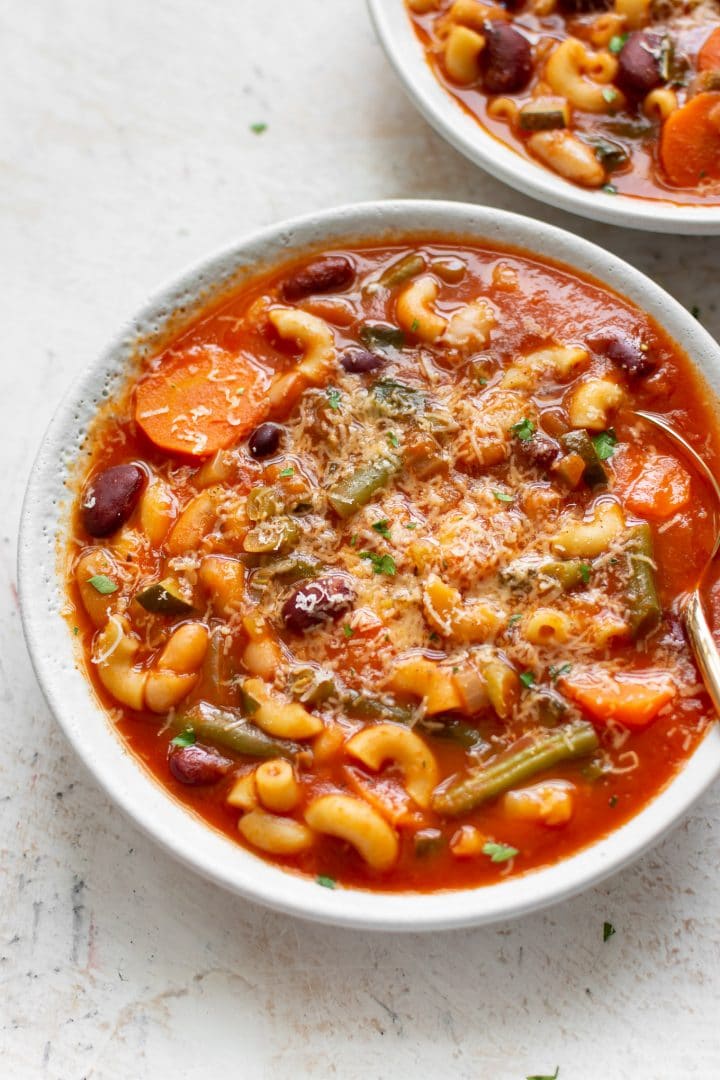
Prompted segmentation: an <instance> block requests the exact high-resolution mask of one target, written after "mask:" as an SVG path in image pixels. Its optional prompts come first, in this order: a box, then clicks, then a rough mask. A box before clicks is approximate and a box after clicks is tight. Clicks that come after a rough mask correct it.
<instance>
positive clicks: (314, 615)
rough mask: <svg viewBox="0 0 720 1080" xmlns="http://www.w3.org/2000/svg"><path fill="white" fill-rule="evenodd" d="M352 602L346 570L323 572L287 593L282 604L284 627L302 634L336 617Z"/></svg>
mask: <svg viewBox="0 0 720 1080" xmlns="http://www.w3.org/2000/svg"><path fill="white" fill-rule="evenodd" d="M354 603H355V590H354V588H353V586H352V584H351V582H350V579H349V578H348V576H347V575H346V574H342V573H339V572H336V573H332V574H325V575H324V577H321V578H316V580H315V581H308V582H305V583H304V584H303V585H300V586H299V587H298V588H297V589H294V590H293V592H291V593H290V595H289V596H288V598H287V600H286V601H285V603H284V604H283V606H282V617H283V621H284V623H285V626H286V627H287V628H288V630H292V631H293V633H295V634H302V633H303V631H304V630H309V629H310V627H311V626H318V625H319V624H320V623H323V622H329V621H330V620H331V619H337V618H338V617H339V616H340V615H342V614H343V613H344V612H345V611H347V610H348V608H350V607H352V605H353V604H354Z"/></svg>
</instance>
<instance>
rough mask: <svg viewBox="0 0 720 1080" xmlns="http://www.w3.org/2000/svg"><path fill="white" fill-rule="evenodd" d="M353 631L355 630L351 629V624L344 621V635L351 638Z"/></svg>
mask: <svg viewBox="0 0 720 1080" xmlns="http://www.w3.org/2000/svg"><path fill="white" fill-rule="evenodd" d="M354 632H355V631H354V630H353V628H352V626H350V624H349V623H345V625H344V626H343V634H344V635H345V637H346V638H351V637H352V636H353V634H354Z"/></svg>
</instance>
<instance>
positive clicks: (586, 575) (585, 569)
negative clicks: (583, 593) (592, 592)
mask: <svg viewBox="0 0 720 1080" xmlns="http://www.w3.org/2000/svg"><path fill="white" fill-rule="evenodd" d="M580 577H581V578H582V580H583V584H584V585H587V583H588V581H589V580H590V567H589V566H588V564H587V563H581V565H580Z"/></svg>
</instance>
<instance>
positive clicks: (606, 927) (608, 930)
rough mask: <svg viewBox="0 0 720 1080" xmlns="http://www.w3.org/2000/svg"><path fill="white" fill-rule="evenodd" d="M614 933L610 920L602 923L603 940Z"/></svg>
mask: <svg viewBox="0 0 720 1080" xmlns="http://www.w3.org/2000/svg"><path fill="white" fill-rule="evenodd" d="M614 933H615V927H614V926H613V924H612V923H611V922H604V923H603V941H607V940H608V938H611V937H612V936H613V934H614Z"/></svg>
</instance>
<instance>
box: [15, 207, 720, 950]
mask: <svg viewBox="0 0 720 1080" xmlns="http://www.w3.org/2000/svg"><path fill="white" fill-rule="evenodd" d="M419 231H425V232H428V233H436V234H439V233H444V234H447V235H448V236H453V237H464V238H467V239H468V240H469V241H477V242H487V243H490V244H492V245H510V246H513V247H518V248H521V249H525V250H526V251H527V252H528V253H529V254H531V255H532V254H537V255H540V256H541V257H542V256H545V257H549V258H552V259H554V260H557V261H558V262H561V263H564V264H566V265H568V266H569V267H573V266H574V267H577V268H578V269H580V270H582V271H583V272H585V273H587V274H590V275H592V276H594V277H595V278H597V279H599V280H600V281H601V282H604V283H606V284H607V285H609V286H610V287H611V288H612V289H614V290H616V291H617V292H619V293H621V294H622V295H624V296H626V297H627V298H628V299H630V300H632V301H634V302H635V303H636V304H638V305H639V306H640V307H641V308H643V310H645V311H647V312H648V313H649V314H650V315H652V316H653V317H654V318H655V319H657V320H658V321H659V322H660V323H662V325H663V326H664V327H665V328H666V329H667V330H668V331H669V333H670V334H671V336H672V337H673V338H675V340H676V341H678V342H679V343H680V344H681V345H682V347H684V348H685V349H686V351H687V352H688V353H689V354H690V355H691V356H693V357H694V359H695V362H696V364H697V366H698V368H699V369H700V370H701V371H702V372H703V373H704V375H705V377H706V380H707V382H708V383H709V385H710V387H711V389H712V391H713V392H714V393H715V394H718V391H719V389H720V348H719V347H718V345H717V344H716V342H715V341H714V340H713V339H712V338H711V337H710V335H709V334H708V333H707V332H706V331H705V330H704V329H703V328H702V326H700V324H699V323H698V322H697V320H696V319H693V318H692V316H691V315H689V313H688V312H687V311H686V310H685V309H684V308H683V307H681V306H680V304H678V303H677V301H675V300H673V299H672V298H671V297H670V296H668V295H667V293H665V292H663V290H662V289H660V288H659V287H658V286H657V285H656V284H654V282H652V281H650V280H649V279H648V278H646V277H645V276H644V275H643V274H640V273H639V272H638V271H637V270H634V269H633V268H632V267H630V266H628V265H627V264H626V263H624V262H622V261H621V260H620V259H618V258H616V257H615V256H614V255H610V254H608V253H607V252H605V251H603V250H602V249H601V248H599V247H597V246H595V245H594V244H590V243H588V242H587V241H586V240H582V239H580V238H578V237H576V236H573V235H572V234H570V233H568V232H564V231H562V230H560V229H556V228H553V227H550V226H548V225H545V224H544V223H542V222H538V221H535V220H533V219H531V218H524V217H520V216H518V215H516V214H510V213H507V212H505V211H501V210H496V209H492V208H485V207H477V206H473V205H469V204H463V203H452V202H434V201H427V200H426V201H394V202H377V203H361V204H358V205H353V206H346V207H340V208H338V209H334V210H328V211H326V212H323V213H318V214H311V215H307V216H304V217H300V218H296V219H294V220H292V221H288V222H283V223H282V224H278V225H273V226H271V227H269V228H266V229H263V230H262V231H260V232H256V233H254V234H252V235H251V236H249V237H248V238H246V239H242V240H240V241H238V242H237V243H235V244H233V245H232V246H231V247H230V248H228V249H226V250H224V251H222V252H220V253H219V254H216V255H213V256H211V257H209V258H207V259H205V260H203V261H202V262H201V263H200V264H199V265H197V266H195V267H193V268H192V269H190V270H189V271H187V272H186V273H184V274H183V275H182V276H180V277H179V278H177V279H176V280H174V281H173V282H171V283H170V284H168V285H166V286H165V287H163V288H161V289H160V290H159V291H158V292H156V293H155V294H154V295H153V296H152V298H151V299H150V300H149V301H148V303H147V305H146V306H145V307H144V308H143V310H142V311H141V312H140V313H139V314H138V315H137V316H136V317H135V318H134V319H132V320H130V322H129V323H128V324H127V325H126V326H125V327H124V328H123V330H122V331H121V332H120V334H119V335H118V336H117V337H116V338H115V339H114V341H113V342H112V343H111V344H110V345H109V347H108V348H107V349H106V350H105V352H103V353H102V355H100V356H99V357H98V358H97V359H96V360H95V361H94V362H93V363H92V364H91V365H90V367H89V368H88V369H87V370H86V371H85V372H84V374H83V375H81V377H80V378H79V379H78V381H77V382H76V383H75V385H74V386H73V387H72V389H71V390H70V391H69V393H68V394H67V396H66V397H65V399H64V400H63V401H62V403H61V404H60V406H59V408H58V410H57V412H56V414H55V416H54V418H53V420H52V421H51V423H50V426H49V428H48V430H47V432H46V434H45V437H44V439H43V442H42V445H41V447H40V451H39V453H38V456H37V459H36V461H35V464H34V466H33V469H32V472H31V475H30V479H29V483H28V487H27V492H26V496H25V501H24V505H23V510H22V520H21V530H20V542H19V589H20V600H21V610H22V618H23V626H24V630H25V635H26V638H27V644H28V648H29V651H30V655H31V658H32V662H33V665H34V668H35V672H36V674H37V678H38V681H39V683H40V685H41V687H42V690H43V692H44V694H45V697H46V699H47V702H48V704H49V706H50V708H51V710H52V712H53V713H54V714H55V716H56V717H57V719H58V721H59V723H60V724H61V726H62V728H63V730H64V731H65V734H66V735H67V737H68V739H69V740H70V742H71V743H72V745H73V746H74V748H75V750H76V751H77V753H78V754H79V756H80V757H81V759H82V760H83V761H84V763H85V765H86V766H87V767H88V769H89V770H90V772H91V773H92V774H93V776H94V777H95V778H96V779H97V781H98V783H99V784H100V785H101V787H102V788H103V789H104V790H105V791H106V792H107V793H108V794H109V795H110V796H111V798H112V799H114V801H115V802H116V803H117V805H118V806H119V807H121V808H122V809H123V810H124V811H125V812H126V813H127V814H128V816H129V817H130V818H132V820H133V821H134V822H135V823H136V824H137V825H138V826H139V827H140V828H141V829H143V830H144V831H145V832H146V833H147V834H148V835H149V836H150V837H152V839H154V840H155V841H157V842H158V843H159V844H161V845H162V846H163V847H164V848H165V849H166V850H167V851H169V852H170V853H171V854H172V855H174V856H175V857H176V858H177V859H179V860H180V861H181V862H183V863H185V864H186V865H187V866H189V867H191V868H192V869H194V870H196V871H198V872H199V873H200V874H203V875H204V876H205V877H206V878H209V879H210V880H212V881H215V882H217V883H218V884H220V885H223V886H224V887H226V888H228V889H231V890H233V891H234V892H236V893H238V894H240V895H241V896H243V897H246V898H247V899H249V900H253V901H257V902H259V903H262V904H266V905H268V906H269V907H272V908H275V909H277V910H279V911H284V912H288V913H290V914H293V915H298V916H301V917H304V918H307V919H312V920H316V921H318V922H325V923H332V924H336V925H341V926H348V927H359V928H364V929H372V930H381V929H382V930H408V931H416V930H431V929H432V930H438V929H448V928H452V927H458V926H467V925H476V924H482V923H492V922H496V921H499V920H504V919H508V918H510V917H513V916H518V915H522V914H525V913H527V912H530V911H534V910H536V909H538V908H542V907H545V906H546V905H548V904H552V903H555V902H557V901H559V900H563V899H565V898H566V897H569V896H572V895H574V894H575V893H578V892H580V891H581V890H583V889H586V888H588V887H589V886H590V885H594V884H596V883H597V882H599V881H601V880H602V879H603V878H605V877H607V876H608V875H610V874H612V873H614V872H615V871H617V870H619V869H620V868H621V867H623V866H625V865H626V864H628V863H629V862H631V861H632V860H634V859H636V858H637V857H638V855H640V853H641V852H643V851H644V850H645V849H646V848H648V847H649V846H650V845H651V844H654V843H655V842H656V841H657V840H658V839H659V838H660V837H661V836H662V835H663V834H664V833H665V832H666V831H667V830H668V829H670V828H671V827H672V826H673V825H675V824H676V823H677V822H678V820H679V819H680V818H681V817H682V815H683V814H685V812H686V811H687V810H688V808H689V807H690V806H691V805H692V804H693V803H694V802H695V800H696V799H697V798H698V797H699V796H700V795H701V794H702V792H703V791H704V790H705V788H706V787H707V786H708V785H709V784H710V783H711V782H712V781H713V780H714V779H715V777H716V776H717V775H718V774H719V773H720V732H719V731H718V730H717V727H716V726H714V727H713V729H712V730H711V731H710V732H709V733H708V735H707V736H706V738H705V739H704V740H703V742H702V743H701V745H700V746H699V747H698V748H697V750H696V751H695V753H694V754H693V755H692V757H691V758H690V759H689V760H688V762H687V764H686V766H685V767H684V768H683V770H682V771H681V772H680V773H679V774H678V775H677V777H676V778H675V779H674V780H673V781H672V782H671V783H670V784H669V786H668V787H667V788H666V789H665V790H664V791H662V792H661V793H660V795H658V796H657V798H655V800H654V801H653V802H652V803H651V804H650V805H649V806H648V807H646V808H645V809H644V810H642V811H641V813H639V814H638V815H637V816H636V817H635V818H633V819H632V821H630V822H628V823H627V824H626V825H624V826H622V827H621V828H619V829H618V830H617V831H615V832H614V833H612V834H611V835H610V836H608V837H607V838H605V839H603V840H601V841H599V842H598V843H596V844H593V845H592V846H591V847H589V848H586V849H585V850H583V851H581V852H579V853H578V854H576V855H573V856H572V857H570V858H568V859H565V860H564V861H562V862H560V863H558V864H556V865H554V866H551V867H548V868H546V869H541V870H537V871H532V872H529V873H528V874H526V875H524V876H522V877H518V878H511V879H508V880H507V881H502V882H501V883H499V884H497V885H489V886H484V887H482V888H475V889H466V890H461V891H448V892H438V893H433V894H417V893H401V894H392V893H379V892H369V891H364V890H361V889H345V888H337V889H335V890H330V889H327V888H322V887H319V886H318V885H317V884H316V883H315V882H314V881H312V880H311V879H308V878H304V877H302V876H299V875H297V874H295V873H290V872H287V871H284V870H281V869H279V868H278V867H276V866H273V865H271V864H269V863H267V862H265V861H264V860H262V859H260V858H258V857H256V856H255V855H253V854H252V853H250V852H248V851H246V850H245V849H244V848H242V847H241V846H240V845H239V844H233V842H232V841H231V840H230V839H228V838H227V837H225V836H223V835H222V834H221V833H219V832H216V831H215V830H213V829H212V828H209V827H208V826H207V825H206V824H204V823H203V821H202V820H201V819H200V818H199V817H196V816H195V815H194V814H193V813H191V812H189V811H188V810H187V809H186V808H184V807H183V806H182V805H181V804H180V803H179V802H177V801H176V800H175V799H173V798H172V797H171V796H169V795H168V794H167V792H166V791H165V790H164V789H163V788H162V787H161V785H160V784H159V783H157V782H156V781H155V780H153V779H152V778H151V776H150V774H149V773H148V772H147V771H146V770H145V769H144V768H143V767H141V766H140V765H139V764H138V762H137V760H136V759H135V758H134V757H133V756H132V755H131V754H130V753H129V751H127V750H126V749H125V747H124V746H123V743H122V741H121V739H120V737H119V736H118V735H117V733H116V732H115V730H114V729H113V727H112V725H111V723H110V721H109V720H108V718H107V717H106V715H105V714H104V712H103V710H102V709H101V707H100V705H99V703H98V701H97V699H96V697H95V695H94V693H93V691H92V689H91V687H90V685H89V683H88V681H87V679H86V677H85V675H84V674H83V673H82V671H81V670H80V667H79V665H78V663H77V655H76V651H75V650H76V649H77V643H76V642H75V641H74V639H73V638H72V635H71V633H70V631H69V627H68V626H67V623H66V622H65V621H64V619H63V618H62V615H61V607H62V605H63V603H64V599H65V598H64V595H63V588H62V580H61V577H60V572H59V565H58V556H57V551H58V546H57V541H58V536H61V535H62V531H63V530H64V529H65V527H66V513H67V504H68V502H69V498H68V490H67V488H66V486H65V482H66V479H67V478H68V477H69V476H70V475H71V470H72V468H73V464H74V463H75V461H76V455H77V451H78V447H79V445H80V444H81V442H82V440H83V437H84V434H85V431H86V428H87V425H88V422H89V421H90V420H91V419H92V417H93V415H94V413H95V410H96V407H97V404H98V403H99V402H101V401H103V400H105V398H106V396H107V394H108V393H112V392H113V391H114V390H116V389H118V388H119V387H120V386H121V385H122V384H123V382H124V380H125V379H126V378H127V376H128V372H129V370H130V369H129V364H130V362H131V358H132V357H133V354H134V353H136V351H137V342H138V340H139V339H140V340H145V339H146V338H147V336H148V335H150V336H151V337H152V335H154V334H159V333H161V331H162V329H163V327H166V326H167V325H168V322H169V320H170V318H171V315H172V313H173V312H174V311H176V310H177V309H178V308H184V309H185V310H186V311H187V310H192V308H193V305H194V304H196V303H198V302H199V301H198V297H202V296H204V295H205V294H206V293H207V290H208V288H209V287H212V286H215V285H217V284H221V283H223V282H227V281H228V280H234V279H235V278H236V277H237V275H238V274H240V275H242V274H251V273H253V272H256V271H258V270H261V269H264V268H267V267H268V266H270V265H272V264H273V263H275V262H277V261H281V260H284V259H287V258H288V257H290V256H291V255H292V254H293V253H299V252H302V251H303V250H304V249H308V248H317V247H319V246H321V245H327V246H337V245H339V244H342V243H343V242H346V241H347V242H348V243H352V242H353V241H359V242H361V241H363V240H364V241H367V242H373V241H377V242H382V241H383V240H384V239H387V240H392V239H394V238H397V237H398V236H402V235H403V234H408V233H413V232H419Z"/></svg>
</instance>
